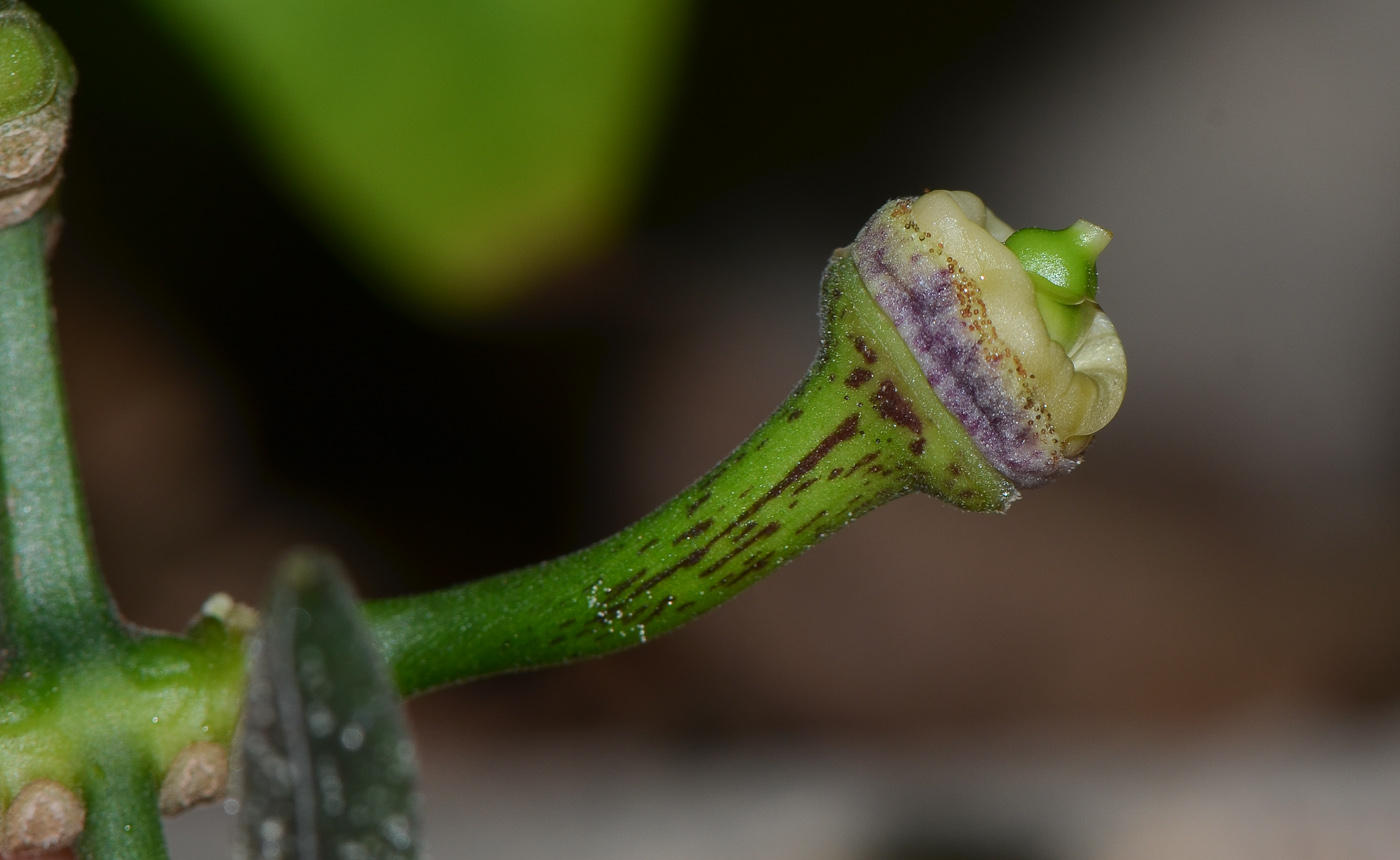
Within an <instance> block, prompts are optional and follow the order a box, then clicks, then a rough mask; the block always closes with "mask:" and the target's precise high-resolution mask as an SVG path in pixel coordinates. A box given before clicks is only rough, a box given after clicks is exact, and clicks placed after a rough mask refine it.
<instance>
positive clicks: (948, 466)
mask: <svg viewBox="0 0 1400 860" xmlns="http://www.w3.org/2000/svg"><path fill="white" fill-rule="evenodd" d="M823 311H824V326H825V328H824V337H823V344H822V350H821V352H820V354H819V355H818V357H817V360H816V362H815V363H814V364H813V366H812V368H811V370H810V371H808V373H807V376H806V377H805V378H804V379H803V381H802V383H801V384H800V385H799V386H798V387H797V389H796V390H795V391H794V392H793V393H792V394H791V395H790V396H789V397H788V399H787V400H786V401H785V402H784V403H783V405H782V406H780V407H779V408H778V410H777V411H776V412H774V413H773V415H772V416H771V417H770V418H769V419H768V420H767V421H766V422H764V424H763V425H762V426H761V427H759V428H758V430H756V431H755V432H754V434H753V435H752V436H751V437H749V439H748V440H747V441H746V442H744V444H742V445H741V446H739V448H738V449H737V450H736V451H735V452H734V453H733V454H731V455H730V456H729V457H728V458H726V459H725V460H724V461H723V462H722V463H720V464H719V465H718V466H716V467H715V468H714V469H713V470H712V471H711V472H710V473H709V474H708V475H706V476H705V477H703V478H701V479H700V480H699V481H698V482H696V483H695V484H694V485H693V486H691V487H690V488H688V489H686V490H685V491H684V492H682V493H681V494H680V495H678V496H676V497H675V498H674V499H672V500H671V501H670V502H667V503H666V504H665V505H663V506H662V507H661V508H659V509H658V510H656V511H655V512H653V513H652V514H650V515H648V516H647V517H645V518H644V519H642V520H641V521H639V522H638V523H637V524H635V525H633V526H631V527H629V528H627V529H624V530H623V531H621V532H619V533H618V534H616V535H614V536H613V537H611V538H608V539H606V540H604V541H602V542H601V543H598V544H595V545H593V546H590V547H588V548H586V549H583V550H580V551H578V552H576V553H574V554H572V555H568V556H565V557H563V558H560V559H556V560H554V561H549V562H545V563H543V564H538V565H534V566H531V567H527V568H523V569H521V570H517V571H513V572H510V573H506V574H502V575H500V576H496V577H492V578H489V579H485V580H480V581H477V582H472V583H468V584H466V585H462V586H458V587H455V588H451V589H447V590H444V591H439V592H435V593H432V594H427V595H420V596H414V597H407V598H398V599H394V600H387V601H381V602H378V603H371V604H368V605H367V606H366V612H367V614H368V615H369V618H370V622H371V624H372V625H373V627H374V630H375V633H376V635H377V636H378V637H379V640H380V643H381V645H382V647H383V649H384V652H385V657H386V659H387V661H388V663H389V665H390V667H391V669H392V671H393V672H394V674H395V678H396V680H397V682H398V684H399V689H400V690H401V691H402V692H403V693H404V694H406V695H407V694H411V693H415V692H419V691H422V690H426V689H429V688H432V687H436V686H440V685H443V684H447V683H451V682H453V681H459V680H463V679H465V678H470V677H475V676H480V675H487V674H491V673H495V672H502V671H510V670H515V669H522V668H526V667H530V666H539V665H546V664H551V663H559V662H564V661H568V660H574V659H578V658H580V657H587V656H593V655H597V654H603V653H606V652H608V651H614V650H617V649H619V648H623V647H627V646H630V645H635V644H638V643H641V642H645V641H646V640H647V639H648V638H650V637H653V636H655V635H657V634H659V633H662V632H664V631H666V630H670V629H672V628H674V627H677V626H679V625H680V624H683V623H684V622H686V621H688V620H689V619H691V618H693V617H695V616H696V615H699V614H700V613H702V612H704V611H706V610H708V609H710V608H712V607H714V606H716V605H717V604H719V603H722V602H723V601H725V600H727V599H728V598H730V597H731V596H733V595H734V594H735V593H736V592H738V591H741V590H743V589H745V588H747V587H748V586H750V585H752V584H753V583H755V582H757V581H758V580H759V579H761V578H762V577H763V576H764V575H766V574H767V573H769V572H770V571H772V570H773V569H774V568H776V567H778V566H779V565H781V564H783V563H784V562H786V561H788V560H790V559H792V558H793V557H795V556H797V555H798V554H799V553H801V552H802V551H804V550H805V549H807V548H808V547H809V546H811V545H812V544H814V543H816V542H817V541H818V540H820V539H821V538H822V537H824V536H825V535H827V534H829V533H831V532H833V531H835V530H836V529H838V528H840V527H841V526H843V525H845V524H846V523H848V522H850V521H851V520H853V519H854V518H855V517H857V516H859V515H860V514H863V513H865V512H867V511H869V510H871V509H873V508H874V507H876V506H877V505H880V504H881V503H883V502H886V501H889V500H890V499H892V498H894V497H897V496H900V495H903V494H905V493H908V492H910V491H913V490H922V491H925V492H930V493H934V494H936V495H939V496H942V497H944V498H946V499H949V500H950V501H953V502H955V503H956V504H959V505H960V506H962V507H966V508H973V509H994V510H1000V509H1002V508H1003V507H1004V506H1005V504H1006V503H1007V501H1008V499H1009V498H1010V497H1011V496H1012V495H1013V494H1014V490H1013V489H1012V488H1011V487H1010V485H1009V484H1007V482H1006V481H1005V479H1003V478H1002V477H1001V476H1000V475H998V474H997V473H996V472H995V471H994V470H992V469H991V467H990V466H988V465H987V463H986V462H985V461H984V460H983V459H982V458H981V457H980V455H978V454H977V453H976V452H975V449H973V448H972V446H971V444H970V443H969V442H968V440H967V436H966V433H965V431H964V430H963V429H962V427H961V425H958V424H957V422H956V421H955V420H954V419H953V418H952V417H951V416H950V415H948V413H947V411H946V410H944V409H943V408H942V406H941V405H940V404H939V403H938V401H937V398H936V397H935V396H934V395H933V393H932V391H931V389H930V388H929V386H928V383H927V382H926V381H925V380H924V378H923V375H922V373H921V372H920V371H919V369H918V366H917V364H916V362H915V361H914V359H913V357H912V355H910V354H909V351H908V349H907V348H906V347H905V346H904V345H903V342H902V341H900V340H899V337H898V334H897V333H895V332H894V330H893V328H892V327H891V326H890V325H889V323H888V320H887V319H886V318H885V317H884V316H883V314H882V312H881V311H880V310H879V309H878V308H877V307H875V305H874V303H873V302H872V301H871V299H870V296H869V294H868V292H867V291H866V290H865V287H864V285H863V284H862V282H861V281H860V278H859V276H858V275H857V274H856V271H855V267H854V265H853V264H852V263H851V261H850V260H849V259H848V258H846V257H845V256H843V255H838V256H837V257H836V258H835V259H834V260H833V261H832V265H831V266H830V267H829V268H828V271H827V276H826V278H825V281H824V283H823Z"/></svg>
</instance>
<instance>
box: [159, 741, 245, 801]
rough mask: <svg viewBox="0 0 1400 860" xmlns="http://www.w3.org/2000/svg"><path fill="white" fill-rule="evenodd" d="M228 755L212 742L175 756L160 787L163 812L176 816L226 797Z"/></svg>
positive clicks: (197, 744) (203, 742) (197, 743)
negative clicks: (202, 804) (186, 810)
mask: <svg viewBox="0 0 1400 860" xmlns="http://www.w3.org/2000/svg"><path fill="white" fill-rule="evenodd" d="M227 786H228V752H227V751H225V750H224V748H223V747H222V746H220V745H219V744H216V743H214V742H212V741H197V742H195V743H192V744H190V745H189V746H187V747H185V748H184V749H182V750H180V752H179V753H177V754H176V756H175V760H174V761H173V762H171V763H170V769H169V770H167V771H166V772H165V781H164V782H162V783H161V785H160V811H161V812H162V813H164V814H165V815H173V814H175V813H177V812H179V811H181V810H184V809H189V808H190V807H191V806H195V805H197V804H200V803H208V802H209V801H211V800H218V799H219V798H220V797H223V796H224V789H225V787H227Z"/></svg>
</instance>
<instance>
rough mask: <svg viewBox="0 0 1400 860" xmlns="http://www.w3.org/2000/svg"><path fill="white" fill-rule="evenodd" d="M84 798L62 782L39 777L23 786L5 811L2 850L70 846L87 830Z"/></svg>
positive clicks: (9, 854)
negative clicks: (85, 828) (84, 825)
mask: <svg viewBox="0 0 1400 860" xmlns="http://www.w3.org/2000/svg"><path fill="white" fill-rule="evenodd" d="M86 815H87V813H86V810H85V809H84V808H83V802H82V801H81V800H79V799H78V796H77V795H76V794H74V793H73V792H72V791H69V790H68V789H67V788H66V787H64V786H63V785H62V784H61V783H57V782H54V781H53V780H51V779H36V780H34V781H33V782H31V783H29V784H28V785H26V786H25V787H24V788H21V789H20V790H19V794H17V795H15V799H14V802H13V803H11V804H10V808H9V809H8V810H6V812H5V836H4V839H3V840H0V852H3V853H4V855H5V856H6V857H13V856H15V855H18V854H37V853H39V852H47V851H57V850H58V849H60V848H67V847H68V846H70V845H72V844H73V843H74V842H76V841H77V839H78V835H79V834H81V833H82V832H83V822H84V820H85V819H86Z"/></svg>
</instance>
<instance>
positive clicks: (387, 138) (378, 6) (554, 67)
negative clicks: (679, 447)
mask: <svg viewBox="0 0 1400 860" xmlns="http://www.w3.org/2000/svg"><path fill="white" fill-rule="evenodd" d="M142 2H143V3H144V5H145V6H146V7H147V8H148V9H150V10H151V11H152V12H153V13H156V14H157V16H158V17H159V18H160V19H161V20H163V21H164V22H165V23H166V24H167V25H168V27H169V28H170V30H171V32H173V33H174V34H175V35H176V36H177V38H180V39H181V40H182V41H184V42H187V43H188V44H189V45H190V46H191V47H192V49H193V51H194V52H195V53H196V54H197V55H198V56H199V57H200V59H201V61H202V62H204V63H205V64H206V65H207V68H208V69H209V70H210V72H211V73H212V75H213V77H214V78H215V80H216V81H217V82H219V83H220V85H221V86H223V87H224V88H225V89H226V91H227V92H228V93H229V95H230V96H231V98H232V99H233V101H234V102H235V103H236V104H237V105H238V107H239V108H240V109H241V111H242V112H243V113H244V115H245V116H246V118H247V120H248V121H249V123H250V125H251V126H252V129H253V132H254V135H255V137H256V139H258V140H259V141H260V142H261V143H262V144H263V146H264V148H265V150H266V153H267V155H268V157H269V158H270V160H271V162H272V163H273V164H274V165H275V167H276V168H277V169H278V170H279V171H280V172H281V174H282V175H283V177H284V179H285V180H286V181H287V182H288V184H289V185H290V186H291V187H292V188H293V189H295V191H296V193H297V194H298V195H299V196H300V197H301V199H302V200H303V201H304V203H305V204H306V205H307V207H308V209H309V210H310V212H311V213H312V215H313V216H314V217H316V218H318V219H319V220H320V222H321V223H323V224H324V225H325V226H326V227H327V228H328V233H329V234H330V235H331V236H332V238H333V239H335V240H337V241H338V242H339V243H340V244H341V246H342V247H344V248H345V249H347V250H348V251H349V252H350V253H351V254H352V256H353V257H355V258H357V259H359V260H360V261H361V262H363V263H366V264H368V265H369V266H370V267H371V268H373V269H374V270H376V271H377V272H378V274H379V275H380V276H381V277H382V278H384V279H386V280H388V281H389V282H390V284H391V285H392V286H394V287H395V288H396V289H398V290H399V291H400V292H401V294H402V295H404V296H406V297H408V298H410V299H412V300H414V301H416V302H419V303H426V304H427V306H428V307H429V309H433V310H446V311H451V310H474V309H480V308H484V307H489V306H492V305H496V304H500V303H501V302H503V301H505V300H506V299H508V298H509V297H510V295H511V294H512V293H514V292H516V291H518V289H519V288H520V287H521V286H522V285H526V284H528V283H529V282H530V281H531V280H533V279H538V278H540V277H542V276H545V275H547V274H548V273H550V272H552V271H558V270H560V269H562V268H564V267H567V266H569V265H570V264H572V263H574V262H576V261H578V260H580V259H581V258H585V259H586V258H587V256H589V255H590V254H592V253H595V252H596V251H597V250H598V248H599V246H600V245H601V244H602V243H604V242H606V241H607V240H608V238H609V237H611V236H612V235H614V234H615V233H616V231H617V230H618V228H619V225H620V223H621V221H622V219H623V217H624V216H625V214H626V209H627V206H628V204H629V202H630V200H631V198H632V196H633V194H634V192H635V189H636V186H637V183H638V180H639V178H640V174H641V172H642V171H641V170H640V168H641V167H642V166H643V165H644V162H645V158H646V154H647V150H648V145H649V143H650V141H651V138H652V137H653V136H654V131H655V125H656V119H657V116H658V114H659V107H660V104H661V100H662V98H663V97H664V96H665V95H666V90H667V88H668V83H669V81H670V79H671V77H672V74H671V73H672V65H673V58H674V56H673V55H674V53H675V49H676V47H677V45H678V41H679V40H678V36H679V34H680V27H681V24H682V19H683V11H684V4H685V0H412V2H405V3H384V2H382V1H381V0H334V2H331V0H142Z"/></svg>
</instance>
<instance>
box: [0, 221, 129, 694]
mask: <svg viewBox="0 0 1400 860" xmlns="http://www.w3.org/2000/svg"><path fill="white" fill-rule="evenodd" d="M48 221H49V219H48V218H47V217H44V216H39V217H35V218H31V219H29V220H28V221H25V222H23V223H21V224H18V225H16V226H14V227H10V228H8V229H5V230H0V477H3V486H4V493H5V507H4V511H3V512H0V528H2V529H3V534H0V601H2V602H3V604H2V605H0V609H3V615H4V638H5V642H6V645H7V647H9V648H10V649H12V652H13V653H12V657H11V665H16V664H22V665H25V666H26V667H35V666H40V665H43V664H45V663H52V662H53V661H54V658H55V657H57V656H58V655H60V654H63V655H72V654H75V653H79V652H89V653H91V652H96V651H107V650H110V649H111V648H112V647H113V646H115V645H116V644H117V643H118V642H119V641H120V640H121V638H122V629H121V624H120V622H119V621H118V619H117V615H116V611H115V609H114V608H113V606H112V601H111V598H110V596H109V595H108V593H107V589H106V586H105V585H104V583H103V582H102V579H101V577H100V576H99V575H98V572H97V568H96V564H95V562H94V557H95V556H94V554H93V552H92V547H91V542H90V540H89V536H88V528H87V517H86V512H85V510H84V506H83V499H82V492H81V489H80V487H79V484H78V478H77V475H76V473H75V471H74V468H73V456H72V450H71V446H70V444H69V435H68V426H67V420H66V417H65V411H64V403H63V386H62V381H61V379H60V377H59V371H58V361H57V357H56V352H57V349H56V343H55V340H54V335H53V325H52V315H51V313H50V310H49V303H48V295H47V277H46V273H45V266H44V247H45V233H46V228H47V226H48Z"/></svg>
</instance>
